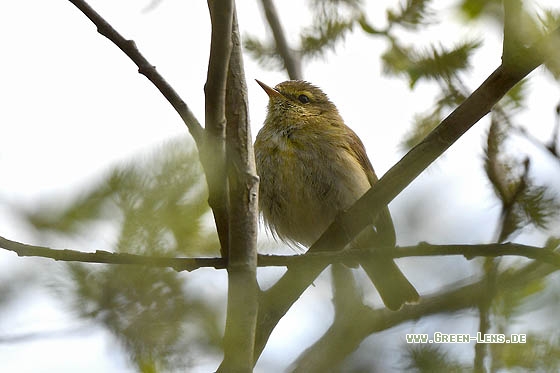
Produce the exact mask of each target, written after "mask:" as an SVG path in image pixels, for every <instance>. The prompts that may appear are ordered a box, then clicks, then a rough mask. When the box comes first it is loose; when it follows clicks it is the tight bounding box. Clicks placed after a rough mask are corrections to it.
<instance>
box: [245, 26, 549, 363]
mask: <svg viewBox="0 0 560 373" xmlns="http://www.w3.org/2000/svg"><path fill="white" fill-rule="evenodd" d="M558 34H560V28H558V29H556V30H555V31H554V32H553V33H552V34H550V35H548V36H547V37H546V38H544V39H543V40H541V41H540V42H538V43H535V44H534V45H533V46H531V47H529V48H521V49H523V53H522V55H523V56H524V57H523V58H522V59H521V60H520V61H519V62H518V63H517V64H516V65H515V66H514V67H512V66H508V67H506V66H504V65H501V66H500V67H498V68H497V69H496V70H495V71H494V72H493V73H492V74H491V75H490V76H489V77H488V78H487V79H486V81H484V83H482V85H481V86H480V87H479V88H478V89H477V90H476V91H474V92H473V93H472V94H471V95H470V96H469V97H468V98H467V99H466V100H465V101H464V102H463V103H462V104H461V105H460V106H459V107H458V108H457V109H455V110H454V111H453V112H452V113H451V114H450V115H449V116H448V117H447V118H446V119H445V120H444V121H443V122H442V123H441V124H440V125H439V126H438V127H437V128H435V129H434V130H433V131H432V132H431V133H430V134H429V135H428V136H427V137H426V138H425V139H424V140H423V141H422V142H421V143H419V144H418V145H416V146H415V147H414V148H413V149H412V150H410V151H409V152H408V153H407V154H406V155H405V156H404V157H403V158H402V159H401V160H400V161H399V162H398V163H397V164H396V165H395V166H393V167H392V168H391V169H390V170H389V171H388V172H387V173H386V174H385V175H384V176H383V177H382V178H381V179H380V180H379V182H378V183H376V184H375V185H374V186H373V187H372V188H371V189H370V190H369V191H368V192H367V193H366V194H364V196H362V198H360V199H359V200H358V201H357V202H356V203H355V204H354V205H353V206H352V207H351V208H350V209H348V210H347V211H346V212H345V213H343V214H341V215H339V216H338V217H337V219H336V220H335V221H334V222H333V223H332V224H331V226H330V227H329V228H328V229H327V230H326V231H325V233H324V234H323V235H322V236H321V237H320V238H319V240H318V241H317V242H315V244H313V245H312V247H311V248H310V249H309V251H310V252H317V251H333V250H340V249H341V248H343V247H344V246H345V245H346V244H347V243H348V242H350V240H351V239H352V238H353V237H355V236H356V235H357V234H358V233H360V232H361V231H362V230H363V229H364V228H365V227H366V226H367V225H369V224H370V222H372V221H374V219H375V217H376V216H377V214H378V213H379V211H380V210H381V209H382V208H383V207H384V206H386V205H387V204H388V203H389V202H391V201H392V200H393V199H394V198H395V197H396V196H397V195H398V194H399V193H400V192H401V191H402V190H403V189H404V188H406V187H407V186H408V185H409V184H410V183H411V182H412V181H414V179H416V177H418V175H420V173H422V172H423V171H424V170H425V169H426V168H427V167H428V166H429V165H430V164H432V163H433V162H434V161H435V160H436V159H437V158H438V157H439V156H441V155H442V154H443V153H444V152H445V151H446V150H447V149H448V148H449V147H450V146H451V145H452V144H453V143H454V142H455V141H457V140H458V139H459V138H460V137H461V136H462V135H463V134H464V133H465V132H466V131H468V130H469V129H470V128H471V127H472V126H473V125H474V124H475V123H476V122H478V121H479V120H480V119H481V118H482V117H484V116H485V115H486V114H487V113H488V112H489V111H490V110H491V109H492V107H493V106H494V105H495V104H496V103H497V102H498V101H499V100H500V99H501V98H502V97H503V96H504V95H505V94H506V93H507V92H508V91H509V90H510V89H511V88H512V87H513V86H514V85H515V84H517V83H518V82H519V81H520V80H521V79H523V78H524V77H525V76H526V75H527V74H529V73H530V72H531V71H533V70H534V69H535V68H536V67H537V66H539V65H540V64H542V63H543V62H544V60H545V57H546V53H543V51H547V50H549V49H550V45H551V44H554V43H555V38H556V37H557V35H558ZM323 269H324V266H314V267H309V268H306V269H305V270H302V269H289V270H288V272H287V273H286V274H284V276H283V277H282V278H281V279H280V280H279V281H278V282H277V283H276V284H275V285H274V286H273V287H272V288H270V289H269V290H267V291H266V292H264V293H263V295H262V296H261V300H260V308H259V329H258V335H257V342H256V343H257V344H256V349H257V350H256V353H255V357H258V356H259V355H260V353H261V352H262V349H263V348H264V346H265V344H266V341H267V340H268V337H269V336H270V333H271V332H272V330H273V329H274V327H275V326H276V324H277V323H278V321H279V320H280V318H281V317H282V316H283V315H284V314H285V313H286V312H287V311H288V309H289V308H290V307H291V306H292V304H294V302H295V301H296V300H297V299H298V298H299V296H300V295H301V294H302V293H303V291H304V290H305V289H307V287H308V286H309V285H310V284H311V283H312V282H313V280H314V279H315V277H317V276H318V275H319V274H320V273H321V272H322V270H323Z"/></svg>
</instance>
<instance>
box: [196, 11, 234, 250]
mask: <svg viewBox="0 0 560 373" xmlns="http://www.w3.org/2000/svg"><path fill="white" fill-rule="evenodd" d="M208 9H209V10H210V18H211V21H212V36H211V41H210V58H209V61H208V75H207V78H206V84H205V85H204V93H205V98H206V100H205V118H206V127H205V128H206V132H205V135H206V137H205V144H204V147H203V148H199V150H200V160H201V162H202V166H203V167H204V172H205V173H206V180H207V183H208V204H209V205H210V207H211V208H212V212H213V214H214V221H215V223H216V230H217V231H218V238H219V239H220V245H221V246H220V250H221V253H222V256H223V257H224V258H227V256H228V248H229V238H228V235H229V233H228V199H229V197H228V186H227V173H226V79H227V72H228V66H229V58H230V54H231V25H232V19H233V16H232V14H233V1H232V0H224V1H217V0H208Z"/></svg>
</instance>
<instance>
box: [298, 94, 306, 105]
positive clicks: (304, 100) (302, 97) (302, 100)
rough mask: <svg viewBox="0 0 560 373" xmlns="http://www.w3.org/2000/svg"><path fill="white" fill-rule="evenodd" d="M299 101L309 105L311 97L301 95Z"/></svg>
mask: <svg viewBox="0 0 560 373" xmlns="http://www.w3.org/2000/svg"><path fill="white" fill-rule="evenodd" d="M298 100H299V102H301V103H302V104H307V103H309V97H307V96H306V95H299V96H298Z"/></svg>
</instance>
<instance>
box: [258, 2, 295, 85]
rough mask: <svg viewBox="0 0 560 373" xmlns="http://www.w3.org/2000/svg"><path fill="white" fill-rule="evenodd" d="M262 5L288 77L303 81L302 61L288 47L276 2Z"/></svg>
mask: <svg viewBox="0 0 560 373" xmlns="http://www.w3.org/2000/svg"><path fill="white" fill-rule="evenodd" d="M261 4H262V7H263V10H264V14H265V16H266V21H267V22H268V25H269V26H270V29H271V30H272V35H273V36H274V41H275V43H276V49H277V50H278V54H280V57H282V61H284V67H285V68H286V71H287V72H288V76H289V77H290V79H303V74H302V72H301V59H300V58H299V56H298V54H297V53H296V52H295V51H294V50H292V49H291V48H290V46H289V45H288V41H287V40H286V34H285V33H284V29H283V28H282V24H281V23H280V17H278V12H277V11H276V7H275V6H274V0H261Z"/></svg>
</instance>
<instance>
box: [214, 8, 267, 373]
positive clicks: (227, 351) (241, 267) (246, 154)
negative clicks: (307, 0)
mask: <svg viewBox="0 0 560 373" xmlns="http://www.w3.org/2000/svg"><path fill="white" fill-rule="evenodd" d="M231 36H232V45H233V48H232V50H231V57H230V62H229V69H228V76H227V91H226V119H227V129H226V145H227V149H226V154H227V171H228V183H229V193H230V199H229V222H228V223H229V224H228V228H229V245H230V246H229V255H228V302H227V318H226V328H225V334H224V360H223V361H222V363H221V364H220V367H219V368H218V372H250V371H252V367H253V351H254V346H255V331H256V328H257V314H258V294H259V287H258V284H257V231H258V225H257V223H258V214H259V212H258V203H257V202H258V201H257V194H258V189H259V179H258V177H257V172H256V166H255V159H254V155H253V140H252V137H251V128H250V126H249V103H248V98H247V85H246V83H245V74H244V69H243V55H242V52H241V40H240V37H239V28H238V24H237V14H236V12H235V9H234V12H233V29H232V33H231Z"/></svg>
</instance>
